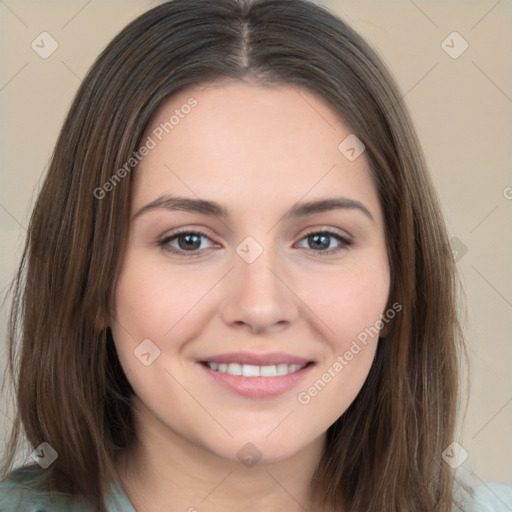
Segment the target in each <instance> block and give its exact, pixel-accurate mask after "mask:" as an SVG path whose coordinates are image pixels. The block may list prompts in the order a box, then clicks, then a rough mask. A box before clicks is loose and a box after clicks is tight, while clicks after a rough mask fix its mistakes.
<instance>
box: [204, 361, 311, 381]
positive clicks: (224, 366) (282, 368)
mask: <svg viewBox="0 0 512 512" xmlns="http://www.w3.org/2000/svg"><path fill="white" fill-rule="evenodd" d="M203 364H205V365H206V366H208V368H210V370H213V371H215V372H219V373H229V374H230V375H242V376H244V377H280V376H282V375H289V374H290V373H295V372H298V371H299V370H302V368H304V367H305V366H307V364H309V363H307V364H302V365H301V364H286V363H283V364H273V365H267V366H257V365H253V364H240V363H213V362H205V363H203Z"/></svg>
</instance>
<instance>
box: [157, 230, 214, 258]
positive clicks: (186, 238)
mask: <svg viewBox="0 0 512 512" xmlns="http://www.w3.org/2000/svg"><path fill="white" fill-rule="evenodd" d="M201 239H206V240H209V241H210V242H212V243H214V242H213V241H212V239H211V238H210V237H209V236H207V235H206V234H205V233H203V232H202V231H187V230H183V231H178V232H177V233H173V234H171V235H169V236H166V237H165V238H163V239H162V240H160V241H159V242H158V245H159V246H160V247H162V249H163V250H164V251H167V252H172V253H175V254H185V253H190V254H188V255H190V256H194V255H195V256H197V255H198V254H197V253H198V252H200V251H202V250H203V249H205V247H201V243H202V240H201ZM172 243H174V244H175V245H172ZM176 245H177V247H176Z"/></svg>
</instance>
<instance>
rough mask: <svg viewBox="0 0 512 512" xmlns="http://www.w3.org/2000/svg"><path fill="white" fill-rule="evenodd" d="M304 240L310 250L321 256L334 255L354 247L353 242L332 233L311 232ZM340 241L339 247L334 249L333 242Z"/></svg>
mask: <svg viewBox="0 0 512 512" xmlns="http://www.w3.org/2000/svg"><path fill="white" fill-rule="evenodd" d="M302 240H306V242H307V243H308V244H310V248H312V249H313V250H314V252H317V253H319V255H320V256H323V255H327V254H333V253H336V252H339V251H341V250H342V249H346V248H348V247H350V246H351V245H352V240H349V239H348V238H345V237H344V236H341V235H339V234H337V233H334V232H332V231H311V232H310V233H308V234H307V235H306V236H305V237H304V238H303V239H302ZM335 240H337V241H338V245H337V246H336V247H334V248H332V245H331V242H332V241H335Z"/></svg>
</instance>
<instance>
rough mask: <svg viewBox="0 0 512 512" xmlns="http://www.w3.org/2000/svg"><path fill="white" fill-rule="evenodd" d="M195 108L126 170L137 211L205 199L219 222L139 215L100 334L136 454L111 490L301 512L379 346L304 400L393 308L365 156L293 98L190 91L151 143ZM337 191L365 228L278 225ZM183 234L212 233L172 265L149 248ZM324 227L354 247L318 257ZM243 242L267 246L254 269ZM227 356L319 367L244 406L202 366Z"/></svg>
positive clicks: (345, 218) (165, 213)
mask: <svg viewBox="0 0 512 512" xmlns="http://www.w3.org/2000/svg"><path fill="white" fill-rule="evenodd" d="M191 96H194V97H195V98H196V99H197V101H198V104H197V106H196V107H195V108H194V109H192V110H191V112H190V113H189V114H188V115H187V116H185V117H184V118H183V119H180V122H179V124H178V125H176V126H175V127H174V129H173V130H172V132H170V133H169V134H168V135H166V136H165V137H164V138H163V139H162V141H161V142H159V143H158V144H157V146H156V147H155V148H154V149H152V150H151V151H150V152H149V154H148V155H147V156H146V157H145V158H144V159H143V160H142V161H141V163H140V164H139V166H138V168H137V169H136V171H134V172H135V180H134V197H133V205H132V214H135V212H137V211H138V210H139V209H140V208H141V207H142V206H144V205H146V204H147V203H149V202H151V201H153V200H154V199H156V198H157V197H159V196H160V195H162V194H164V193H165V194H173V195H180V196H185V197H191V198H201V199H208V200H213V201H216V202H218V203H220V204H222V205H223V206H225V207H226V208H228V210H229V212H230V216H229V217H228V218H227V219H221V218H219V217H215V216H208V215H204V214H200V213H195V212H187V211H169V210H165V209H163V208H160V209H154V210H150V211H147V212H146V213H144V214H142V215H140V216H138V217H137V218H136V219H133V220H132V223H131V226H130V233H129V241H128V247H127V251H126V253H125V257H124V260H123V264H122V268H121V273H120V278H119V281H118V286H117V289H116V311H115V314H114V318H113V319H112V321H111V327H112V332H113V335H114V340H115V344H116V348H117V351H118V355H119V359H120V361H121V365H122V367H123V369H124V371H125V373H126V376H127V378H128V380H129V381H130V383H131V385H132V387H133V389H134V390H135V393H136V396H135V398H134V411H135V422H136V429H137V437H138V443H137V445H136V447H135V448H134V449H133V450H132V451H130V452H124V453H123V454H122V455H121V457H120V459H119V463H118V471H119V475H120V479H121V482H122V484H123V486H124V488H125V490H126V492H127V494H128V496H129V498H130V500H131V501H132V503H133V505H134V506H135V508H136V509H137V510H138V511H139V512H141V511H145V512H153V511H155V512H156V511H162V510H166V511H178V510H179V511H184V510H191V511H192V510H194V509H192V508H191V507H195V508H196V509H197V510H198V511H201V510H208V511H209V512H217V511H219V512H220V511H223V512H225V511H234V510H252V511H255V512H258V511H265V512H272V511H278V510H279V511H281V510H288V511H292V512H293V511H299V510H300V511H303V510H304V509H309V508H308V507H309V506H310V496H309V482H310V479H311V477H312V475H313V472H314V470H315V468H316V467H317V465H318V462H319V460H320V457H321V453H322V450H323V448H324V445H325V439H326V430H327V429H328V427H329V426H330V425H331V424H332V423H333V422H334V421H335V420H336V419H337V418H338V417H339V416H340V415H342V414H343V412H344V411H345V410H346V409H347V407H348V406H349V405H350V403H351V402H352V401H353V400H354V398H355V397H356V395H357V393H358V392H359V390H360V389H361V387H362V385H363V383H364V381H365V379H366V377H367V375H368V372H369V369H370V366H371V363H372V361H373V358H374V355H375V349H376V344H377V337H374V338H373V339H372V338H369V341H368V343H367V345H366V346H364V347H363V348H362V350H361V351H360V352H359V353H357V355H355V356H354V357H353V359H352V360H351V361H350V362H348V364H347V365H346V366H344V368H343V370H342V371H340V372H338V373H336V376H335V377H334V378H332V379H331V381H330V382H329V383H328V384H327V385H326V386H325V387H324V389H323V390H322V391H321V392H319V393H318V394H317V395H316V396H315V397H312V398H311V400H310V402H309V403H308V404H301V403H300V402H299V401H298V399H297V395H298V393H299V392H301V391H304V390H307V389H308V388H309V387H310V386H311V385H312V384H313V383H314V382H315V381H317V380H318V379H320V378H321V377H322V374H323V373H324V372H325V371H327V370H328V368H329V367H331V368H332V366H333V364H334V363H335V361H336V360H337V357H338V356H339V355H342V354H344V353H345V352H346V351H347V350H348V349H349V348H350V346H351V343H352V341H353V340H354V339H355V338H356V336H357V335H358V334H359V333H361V332H362V331H363V330H364V329H365V328H367V327H370V326H374V325H375V323H376V322H377V321H378V320H379V318H380V315H381V314H383V313H384V312H385V308H386V303H387V299H388V293H389V285H390V282H389V281H390V273H389V264H388V259H387V254H386V242H385V236H384V221H383V215H382V211H381V207H380V204H379V200H378V196H377V192H376V189H375V187H374V184H373V182H372V180H371V177H370V172H369V168H368V164H367V162H366V160H365V157H364V153H363V154H362V155H361V156H360V157H359V158H357V159H356V160H355V161H352V162H351V161H349V160H348V159H347V158H346V157H345V156H344V155H343V154H342V153H341V152H340V151H339V150H338V145H339V144H340V142H341V141H342V140H344V139H345V137H347V136H348V135H349V134H350V133H351V131H350V129H349V128H348V127H347V126H346V125H345V124H344V123H343V122H342V121H341V120H340V119H339V117H338V116H336V114H335V113H334V112H333V111H332V109H330V108H329V106H328V105H327V104H325V103H324V102H323V101H322V100H321V99H319V98H317V97H316V96H314V95H312V94H311V93H309V92H307V91H306V90H304V89H300V88H297V87H292V86H283V85H280V86H272V87H268V86H265V87H263V86H259V85H256V84H253V83H246V82H220V83H216V84H214V85H210V86H208V87H207V88H204V86H202V87H194V88H190V89H188V90H185V91H182V92H181V93H180V94H178V95H176V96H173V97H172V98H171V99H169V100H168V101H167V102H166V103H165V104H163V106H162V107H161V108H160V110H159V111H157V113H156V114H155V116H154V118H153V119H152V121H151V123H150V124H149V125H148V128H147V132H146V136H148V135H151V132H152V130H154V129H155V127H157V126H158V125H159V124H160V123H161V122H165V121H167V120H168V119H169V118H170V116H171V115H172V114H173V112H174V110H175V109H179V108H180V107H181V106H182V105H184V104H185V103H186V102H187V100H188V99H189V98H190V97H191ZM146 136H145V137H146ZM144 140H145V138H144ZM340 196H343V197H346V198H350V199H354V200H357V201H360V202H361V203H363V204H364V206H365V207H366V208H367V209H368V210H369V212H370V213H371V216H372V217H373V220H371V219H370V218H369V217H368V216H366V215H365V214H364V213H362V212H361V211H359V210H357V209H335V210H331V211H327V212H321V213H314V214H311V215H308V216H306V217H304V218H297V219H285V218H284V217H283V216H284V214H285V213H286V212H287V211H288V210H289V209H290V208H291V207H292V206H293V205H294V204H295V203H297V202H299V201H312V200H318V199H324V198H333V197H340ZM181 228H185V229H188V230H191V231H194V230H197V229H201V230H202V231H204V232H205V233H206V237H202V238H200V239H199V240H200V241H201V245H200V246H199V244H197V245H195V246H194V247H200V249H199V250H196V251H195V252H196V254H197V253H199V256H196V257H191V256H190V253H191V252H193V251H191V250H190V249H189V250H188V251H189V252H188V253H187V252H186V251H187V249H186V242H184V241H183V236H182V237H181V245H180V239H179V238H175V239H173V241H170V242H168V243H167V246H168V247H169V246H170V247H171V248H174V249H175V250H177V251H179V250H180V249H181V255H178V254H173V253H170V252H166V251H165V250H164V248H163V247H162V246H160V245H159V244H158V242H159V241H160V240H161V239H163V238H165V237H166V236H169V235H171V234H173V233H174V232H175V231H176V230H178V229H181ZM322 230H324V231H325V230H329V231H332V232H334V233H335V234H338V235H341V236H344V237H346V238H349V239H350V240H352V242H353V243H352V245H350V246H348V247H345V246H344V245H343V244H342V242H340V241H339V239H337V238H336V237H333V236H331V238H328V239H327V241H326V245H328V248H327V249H322V248H321V247H320V248H318V246H315V245H314V242H311V241H308V237H307V235H308V234H309V233H310V232H315V233H318V232H319V231H320V232H321V231H322ZM247 236H251V237H253V238H254V239H255V240H256V241H257V242H258V244H259V245H260V246H261V247H262V248H263V253H262V254H261V255H260V256H259V257H258V258H257V259H256V260H255V261H254V262H252V263H248V262H246V261H245V260H244V259H242V258H241V257H240V256H239V254H238V253H237V251H236V249H237V247H238V246H239V245H240V243H241V242H242V241H243V240H244V239H245V238H246V237H247ZM198 242H199V241H198ZM336 248H339V249H340V250H339V251H338V252H335V253H332V254H328V255H325V254H324V253H325V251H326V250H329V249H336ZM322 251H323V252H322ZM381 334H382V333H381ZM144 339H150V340H151V341H152V343H154V344H155V345H156V346H157V347H158V348H159V350H160V355H159V357H158V358H156V359H155V360H154V362H153V363H152V364H150V365H149V366H145V365H144V364H142V363H141V361H140V360H139V359H138V358H137V357H135V356H134V350H135V349H136V347H137V346H138V345H139V344H140V343H141V342H142V340H144ZM236 351H249V352H258V353H268V352H287V353H290V354H295V355H299V356H302V357H306V358H308V359H310V360H314V361H315V366H314V368H313V370H312V372H311V373H310V375H309V376H308V377H307V378H306V380H305V381H304V382H301V383H300V384H299V385H298V386H297V387H295V388H294V389H292V390H291V391H288V392H286V393H284V394H282V395H280V396H278V397H275V398H270V399H269V398H266V399H250V398H245V397H241V396H237V395H235V394H233V393H231V392H230V391H227V390H225V389H224V388H221V387H220V386H218V385H217V384H215V383H213V382H212V380H211V378H210V377H209V376H208V375H207V374H206V372H205V370H204V369H202V368H201V367H200V366H199V365H198V364H197V360H198V359H201V358H203V359H204V358H205V357H206V356H213V355H216V354H221V353H226V352H236ZM331 373H332V370H331ZM249 442H250V443H252V444H253V445H255V446H256V447H257V449H258V450H259V452H260V453H261V459H260V460H259V462H258V463H257V464H255V465H253V466H250V467H247V466H245V465H244V464H242V463H241V461H240V460H239V458H238V457H237V453H238V452H239V450H240V449H241V448H242V447H243V446H244V445H246V443H249ZM316 510H318V509H316Z"/></svg>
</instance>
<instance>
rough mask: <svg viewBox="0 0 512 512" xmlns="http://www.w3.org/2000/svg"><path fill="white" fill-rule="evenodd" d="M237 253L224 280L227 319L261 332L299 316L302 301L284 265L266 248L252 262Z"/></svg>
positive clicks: (234, 324) (224, 316) (223, 311)
mask: <svg viewBox="0 0 512 512" xmlns="http://www.w3.org/2000/svg"><path fill="white" fill-rule="evenodd" d="M235 257H236V260H235V268H234V269H233V270H232V271H231V272H229V274H228V275H227V276H226V281H225V299H224V301H223V305H222V317H223V320H224V322H226V323H227V324H229V325H230V326H231V327H237V328H245V329H247V330H249V331H251V332H252V333H258V334H260V333H264V332H273V331H279V330H281V329H284V328H286V326H288V325H289V324H291V323H292V322H293V321H294V320H295V319H296V318H297V317H298V302H300V301H299V299H298V298H297V296H296V295H295V293H294V291H293V284H292V283H290V282H289V281H290V278H288V279H287V275H288V274H286V273H285V272H284V270H283V268H282V265H281V266H279V265H277V263H276V261H275V259H274V258H270V257H269V256H268V253H267V252H265V251H264V252H263V253H262V254H261V255H260V256H259V257H258V258H257V259H256V260H255V261H253V262H252V263H247V262H246V261H244V260H243V259H242V258H240V257H239V256H238V255H236V256H235Z"/></svg>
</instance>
